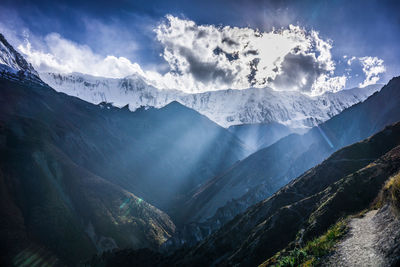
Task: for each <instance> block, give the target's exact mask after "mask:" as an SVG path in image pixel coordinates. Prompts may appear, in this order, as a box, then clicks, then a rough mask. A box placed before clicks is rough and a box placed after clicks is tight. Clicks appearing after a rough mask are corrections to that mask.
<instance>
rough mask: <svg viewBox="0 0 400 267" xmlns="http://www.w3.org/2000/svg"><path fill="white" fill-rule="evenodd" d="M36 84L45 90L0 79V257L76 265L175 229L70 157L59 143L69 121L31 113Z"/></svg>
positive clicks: (147, 243) (154, 241) (148, 243)
mask: <svg viewBox="0 0 400 267" xmlns="http://www.w3.org/2000/svg"><path fill="white" fill-rule="evenodd" d="M10 90H11V91H12V92H10ZM40 90H43V91H50V90H51V89H50V88H43V87H42V86H41V85H39V84H30V85H28V84H26V83H20V82H12V81H7V80H3V79H0V103H1V106H2V107H1V114H0V125H1V127H0V128H1V129H0V140H1V142H0V155H1V156H0V180H1V184H3V185H4V187H2V192H1V197H0V199H1V202H2V203H1V204H0V207H1V209H0V213H1V214H2V216H1V217H2V220H1V222H0V223H1V231H0V235H1V243H2V244H1V247H2V248H3V249H2V251H1V262H4V261H5V262H10V261H15V260H17V256H18V255H19V253H21V251H25V252H27V253H28V252H29V253H30V254H27V255H31V256H32V254H33V255H36V256H37V257H39V258H41V259H42V260H43V261H45V260H46V257H47V256H46V255H49V254H50V255H53V256H52V259H53V260H54V261H55V262H64V263H68V264H74V263H77V262H78V261H80V260H84V259H86V258H88V257H90V256H91V255H92V254H94V253H96V252H97V251H99V252H101V251H104V250H108V249H112V248H116V247H120V248H123V247H127V246H130V247H136V248H140V247H152V248H157V247H158V246H159V245H160V244H161V243H162V242H164V241H165V240H166V239H167V238H168V237H169V236H171V234H172V233H173V232H174V230H175V226H174V224H173V222H172V221H171V220H170V219H169V217H168V216H167V215H166V214H165V213H163V212H161V211H160V210H158V209H157V208H155V207H153V206H151V205H149V204H147V203H146V202H145V201H142V200H141V199H139V198H137V197H136V196H135V195H133V194H132V193H130V192H128V191H126V190H124V189H123V188H121V187H120V186H118V185H115V184H112V183H110V182H108V181H107V180H105V179H104V178H102V177H99V176H97V175H95V174H93V173H92V172H90V171H88V170H87V169H86V168H85V167H84V165H81V166H79V165H78V164H77V163H76V162H74V160H75V159H76V157H74V156H73V155H72V156H71V155H67V154H66V153H65V151H63V149H62V145H60V139H61V138H62V136H63V135H67V134H72V133H73V130H72V129H71V128H69V127H70V125H68V124H64V122H65V121H60V120H57V119H55V118H54V117H53V120H46V119H45V118H46V116H47V117H48V112H47V113H42V117H41V116H39V114H37V113H36V114H35V111H36V112H40V113H41V112H42V111H41V110H40V108H38V106H40V105H41V104H40V103H38V101H37V100H38V99H37V98H38V97H39V99H42V98H43V97H45V95H43V93H44V92H40ZM19 97H23V99H26V100H28V101H27V102H29V101H31V103H30V104H31V106H30V108H29V109H30V111H31V114H30V115H29V116H28V114H24V115H25V116H23V115H22V114H23V112H21V110H20V109H19V108H18V105H15V103H13V101H18V99H20V98H19ZM46 97H50V98H51V96H50V95H46ZM35 98H36V99H35ZM75 101H76V100H75ZM72 102H73V101H72ZM24 104H28V103H24ZM70 104H71V103H70ZM42 105H46V104H45V102H43V103H42ZM50 106H51V105H50ZM50 106H47V108H48V109H51V107H50ZM42 107H43V106H42ZM13 108H16V109H15V110H13ZM43 116H44V117H43ZM43 119H44V120H43ZM81 144H82V145H84V143H83V142H82V143H81ZM125 202H126V205H127V208H123V207H121V205H123V203H125ZM143 233H147V234H143ZM24 255H25V254H24ZM26 257H30V256H26ZM25 260H28V258H26V259H25Z"/></svg>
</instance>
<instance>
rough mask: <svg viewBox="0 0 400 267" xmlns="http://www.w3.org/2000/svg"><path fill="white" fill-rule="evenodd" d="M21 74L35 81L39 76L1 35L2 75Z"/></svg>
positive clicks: (0, 69)
mask: <svg viewBox="0 0 400 267" xmlns="http://www.w3.org/2000/svg"><path fill="white" fill-rule="evenodd" d="M7 74H19V75H24V76H26V77H28V78H31V79H35V80H37V78H38V77H39V74H38V73H37V72H36V70H35V69H34V68H33V66H32V65H31V64H30V63H28V62H27V61H26V60H25V59H24V58H23V57H22V56H21V55H20V54H19V53H18V52H17V51H16V50H15V49H14V48H13V47H12V46H11V45H10V44H9V43H8V42H7V40H6V39H5V38H4V36H3V35H2V34H0V75H1V76H4V75H7Z"/></svg>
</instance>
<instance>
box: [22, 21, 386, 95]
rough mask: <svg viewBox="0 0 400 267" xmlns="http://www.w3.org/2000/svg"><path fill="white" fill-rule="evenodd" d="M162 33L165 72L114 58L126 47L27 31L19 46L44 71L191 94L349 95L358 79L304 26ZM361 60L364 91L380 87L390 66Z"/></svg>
mask: <svg viewBox="0 0 400 267" xmlns="http://www.w3.org/2000/svg"><path fill="white" fill-rule="evenodd" d="M88 24H91V23H88ZM96 25H97V24H96ZM97 26H99V27H100V28H101V32H102V33H104V36H111V37H112V38H114V37H115V35H113V34H111V33H112V32H113V31H112V27H111V26H110V27H108V26H105V25H97ZM121 31H122V30H120V31H119V32H121ZM154 33H155V36H156V40H157V41H158V42H159V44H160V45H161V48H162V53H161V55H160V56H161V57H162V60H164V61H165V62H166V63H167V65H168V69H167V70H166V71H164V72H163V73H160V72H158V71H154V70H144V69H143V68H142V67H141V66H140V65H139V64H138V63H135V62H131V61H130V60H129V59H127V58H125V57H118V56H115V55H113V51H123V50H124V49H123V48H121V46H115V49H111V51H110V49H103V50H102V52H101V53H102V55H100V54H98V53H95V52H94V51H93V50H92V48H91V47H89V46H87V45H82V44H78V43H76V42H73V41H70V40H67V39H65V38H63V37H62V36H60V35H59V34H57V33H51V34H48V35H47V36H45V37H44V38H38V37H36V36H32V35H29V34H27V35H26V37H25V41H23V42H22V43H21V42H20V44H19V45H18V46H17V47H18V50H19V51H20V52H22V53H23V54H24V55H25V56H26V58H27V60H28V61H29V62H31V63H32V64H33V66H34V67H35V68H36V69H37V70H38V71H39V72H60V73H70V72H81V73H85V74H91V75H95V76H104V77H111V78H121V77H125V76H128V75H132V74H138V75H141V76H142V77H143V78H144V79H145V80H146V82H148V83H150V84H151V85H153V86H155V87H157V88H160V89H178V90H181V91H184V92H189V93H197V92H205V91H213V90H221V89H228V88H232V89H245V88H249V87H258V88H263V87H267V86H268V87H271V88H273V89H274V90H281V91H300V92H303V93H305V94H308V95H319V94H322V93H324V92H337V91H339V90H342V89H343V88H344V87H345V86H346V82H347V79H348V77H349V75H350V74H349V73H346V75H337V74H336V73H335V69H336V64H335V62H334V60H333V58H332V54H331V49H332V41H331V40H325V39H323V38H321V37H320V35H319V33H318V32H317V31H314V30H311V31H307V30H306V29H304V28H302V27H300V26H293V25H289V26H288V27H286V28H281V29H274V30H271V31H268V32H265V31H259V30H257V29H253V28H249V27H243V28H239V27H230V26H216V25H197V24H196V23H195V22H194V21H191V20H188V19H181V18H178V17H174V16H171V15H167V16H166V18H165V19H164V20H163V21H162V22H161V23H159V25H158V26H156V27H155V29H154ZM115 38H116V37H115ZM118 38H119V37H118ZM38 40H40V41H38ZM120 40H121V39H120V38H119V39H118V42H120ZM101 43H102V44H107V43H108V41H107V38H105V37H101ZM111 43H112V42H111ZM137 45H138V44H136V43H133V44H132V46H131V47H130V48H127V51H128V52H129V53H134V52H135V51H136V49H137ZM127 46H130V44H129V45H127ZM122 54H124V53H122ZM343 58H344V59H348V62H347V63H348V65H350V64H351V62H352V61H354V60H355V59H356V58H355V57H351V56H346V57H343ZM359 60H360V62H361V63H362V66H363V71H364V73H365V74H366V80H365V81H364V82H363V83H361V84H360V86H361V85H362V86H366V85H368V84H372V83H375V82H377V81H378V80H379V74H380V73H382V72H383V71H384V69H385V68H384V66H383V61H382V60H380V59H378V58H372V57H363V58H359ZM344 64H346V63H344Z"/></svg>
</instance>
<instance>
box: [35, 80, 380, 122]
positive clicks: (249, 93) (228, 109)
mask: <svg viewBox="0 0 400 267" xmlns="http://www.w3.org/2000/svg"><path fill="white" fill-rule="evenodd" d="M40 77H41V78H42V79H43V80H44V81H45V82H46V83H47V84H49V85H50V86H51V87H53V88H54V89H56V90H57V91H60V92H64V93H67V94H69V95H73V96H77V97H79V98H81V99H83V100H86V101H89V102H92V103H95V104H98V103H100V102H103V101H105V102H109V103H114V104H115V105H117V106H125V105H126V104H129V108H130V109H132V110H135V109H136V108H138V107H140V106H152V107H163V106H165V105H166V104H168V103H170V102H171V101H178V102H179V103H181V104H183V105H185V106H187V107H189V108H192V109H194V110H196V111H198V112H200V113H201V114H203V115H205V116H207V117H208V118H210V119H211V120H213V121H214V122H216V123H218V124H219V125H221V126H223V127H229V126H232V125H238V124H257V123H263V124H266V123H280V124H283V125H285V126H287V127H289V128H293V129H296V128H301V129H304V128H306V129H308V128H310V127H312V126H315V125H317V124H319V123H321V122H323V121H326V120H327V119H329V118H331V117H332V116H334V115H336V114H338V113H340V112H341V111H342V110H344V109H345V108H348V107H350V106H352V105H354V104H356V103H358V102H360V101H363V100H365V99H366V98H367V97H368V96H370V95H371V94H373V93H374V92H376V91H377V90H379V88H380V87H381V85H371V86H367V87H365V88H353V89H349V90H342V91H340V92H338V93H325V94H323V95H321V96H317V97H309V96H306V95H304V94H302V93H299V92H294V91H293V92H278V91H274V90H272V89H270V88H261V89H260V88H251V89H246V90H221V91H214V92H206V93H199V94H185V93H182V92H180V91H177V90H160V89H157V88H155V87H153V86H151V85H150V84H151V81H146V80H145V79H144V78H143V77H140V76H139V75H132V76H128V77H126V78H123V79H108V78H102V77H94V76H90V75H84V74H79V73H72V74H56V73H41V74H40Z"/></svg>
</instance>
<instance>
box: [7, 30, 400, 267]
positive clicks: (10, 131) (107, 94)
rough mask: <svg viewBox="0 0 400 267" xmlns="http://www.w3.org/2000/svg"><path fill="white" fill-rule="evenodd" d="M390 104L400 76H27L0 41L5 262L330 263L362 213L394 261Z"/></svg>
mask: <svg viewBox="0 0 400 267" xmlns="http://www.w3.org/2000/svg"><path fill="white" fill-rule="evenodd" d="M53 88H54V89H53ZM87 101H88V102H87ZM399 111H400V77H396V78H393V79H392V80H391V81H390V82H389V83H388V84H387V85H385V86H383V87H382V88H381V86H380V85H374V86H369V87H365V88H354V89H349V90H343V91H340V92H338V93H326V94H323V95H321V96H318V97H309V96H307V95H304V94H301V93H297V92H277V91H273V90H271V89H269V88H263V89H255V88H251V89H246V90H223V91H216V92H207V93H202V94H184V93H181V92H179V91H174V90H160V89H157V88H155V87H153V86H151V85H149V83H148V81H146V80H145V79H144V78H143V77H140V76H138V75H133V76H129V77H126V78H123V79H107V78H101V77H92V76H88V75H83V74H77V73H74V74H68V75H62V74H54V73H38V72H36V71H35V69H34V68H33V67H32V65H30V64H29V63H28V62H27V61H26V60H25V59H24V58H23V57H22V56H21V55H20V54H19V53H18V52H17V51H16V50H15V49H14V48H13V47H12V46H11V45H10V44H9V43H8V42H7V40H6V39H5V38H4V37H3V36H2V35H0V185H1V186H0V263H1V264H4V265H6V266H7V265H10V266H28V265H39V266H40V265H49V266H64V265H67V266H75V265H79V264H84V265H85V264H86V265H90V266H204V265H210V266H231V265H235V266H254V265H260V264H261V265H262V266H271V265H272V266H291V265H290V264H292V265H301V264H305V265H307V264H308V265H311V266H313V265H319V264H322V263H324V262H328V263H329V262H337V261H339V264H340V259H341V257H342V256H341V254H340V253H341V252H339V251H343V249H344V248H346V246H345V245H343V242H350V241H348V240H349V239H350V240H351V237H352V236H353V237H354V234H352V233H353V232H352V231H354V226H353V225H354V224H355V222H356V220H357V218H358V219H359V218H364V219H363V220H365V221H367V223H366V224H365V225H374V226H373V227H375V228H373V227H372V226H371V227H372V228H371V229H372V230H371V232H376V233H379V234H375V238H376V242H375V243H376V244H375V245H374V247H373V251H374V253H377V254H379V255H380V259H381V262H382V263H385V265H388V266H396V264H399V263H400V246H399V245H398V244H400V243H399V242H396V240H399V241H400V232H399V231H398V229H399V227H400V217H399V216H398V211H399V209H400V204H399V203H400V202H399V199H400V179H399V175H398V173H399V172H400V149H399V147H400V124H399V123H398V122H399V121H400V112H399ZM371 214H375V215H371ZM372 216H374V217H373V218H374V220H375V221H374V223H372V222H371V221H368V220H369V218H370V217H372ZM360 220H361V219H360ZM396 229H397V230H396ZM349 231H350V232H349ZM359 232H360V235H362V237H364V236H363V235H366V234H367V233H364V232H365V231H364V232H363V231H359ZM362 240H364V242H367V241H368V240H369V239H368V237H364V238H363V239H362ZM374 240H375V239H374ZM368 242H369V241H368ZM339 247H341V248H342V250H339ZM336 248H337V249H336ZM360 257H361V256H360ZM338 259H339V260H338Z"/></svg>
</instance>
